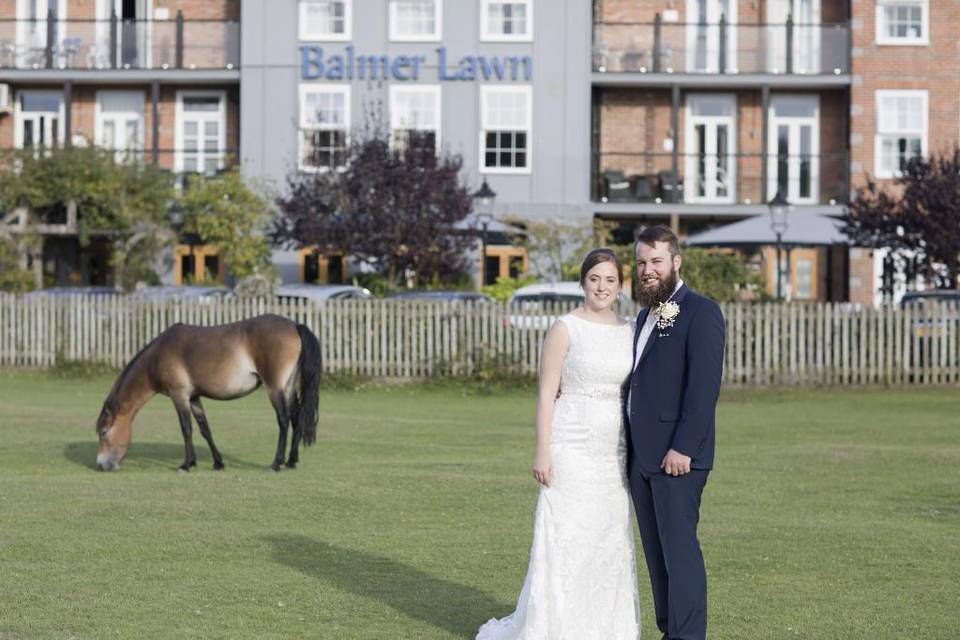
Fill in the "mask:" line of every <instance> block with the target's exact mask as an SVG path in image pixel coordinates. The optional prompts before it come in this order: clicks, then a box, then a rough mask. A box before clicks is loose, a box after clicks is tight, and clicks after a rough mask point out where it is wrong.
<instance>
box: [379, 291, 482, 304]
mask: <svg viewBox="0 0 960 640" xmlns="http://www.w3.org/2000/svg"><path fill="white" fill-rule="evenodd" d="M387 297H388V298H389V299H390V300H439V301H442V302H493V298H491V297H490V296H488V295H486V294H484V293H477V292H475V291H398V292H397V293H391V294H390V295H389V296H387Z"/></svg>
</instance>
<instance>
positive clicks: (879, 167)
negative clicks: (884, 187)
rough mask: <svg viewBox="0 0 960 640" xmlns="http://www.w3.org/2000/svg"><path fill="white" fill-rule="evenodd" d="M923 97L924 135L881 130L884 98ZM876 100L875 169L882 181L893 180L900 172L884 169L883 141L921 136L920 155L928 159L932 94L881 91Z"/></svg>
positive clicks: (924, 92) (915, 91) (878, 92)
mask: <svg viewBox="0 0 960 640" xmlns="http://www.w3.org/2000/svg"><path fill="white" fill-rule="evenodd" d="M917 96H919V97H921V98H922V99H923V127H922V133H921V131H920V130H917V131H881V130H880V121H881V106H880V105H881V103H882V102H883V99H884V98H888V97H889V98H896V97H917ZM875 99H876V107H875V108H876V123H877V124H876V130H877V132H876V135H875V137H874V140H873V169H874V173H875V174H876V177H877V178H880V179H892V178H896V177H897V176H898V175H899V172H898V171H896V170H894V171H887V170H886V169H884V168H883V162H882V160H883V153H882V144H881V143H882V140H883V138H885V137H893V136H900V135H903V134H918V133H919V134H921V136H920V154H921V155H922V156H923V157H924V158H926V157H927V155H928V154H929V150H928V147H927V144H928V137H929V133H930V94H929V92H928V91H927V90H926V89H912V90H908V89H881V90H877V91H876V94H875Z"/></svg>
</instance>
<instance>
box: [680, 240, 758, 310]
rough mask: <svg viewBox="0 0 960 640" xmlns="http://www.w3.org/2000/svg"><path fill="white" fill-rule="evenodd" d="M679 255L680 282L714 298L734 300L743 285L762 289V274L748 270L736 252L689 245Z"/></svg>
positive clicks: (727, 300) (744, 287)
mask: <svg viewBox="0 0 960 640" xmlns="http://www.w3.org/2000/svg"><path fill="white" fill-rule="evenodd" d="M682 255H683V266H682V267H681V268H680V273H681V275H682V277H683V281H684V283H686V284H687V285H689V286H690V288H691V289H694V290H695V291H697V292H698V293H702V294H703V295H705V296H707V297H709V298H713V299H714V300H716V301H717V302H736V301H737V300H739V299H740V291H741V290H744V289H747V290H750V291H754V292H755V291H763V290H764V288H763V282H764V281H763V278H762V276H760V275H759V274H757V273H754V272H752V271H751V270H750V269H749V268H748V267H747V265H746V264H745V263H744V261H743V259H742V258H741V257H740V256H737V255H733V254H726V253H712V252H709V251H707V250H705V249H699V248H692V247H688V248H686V249H684V250H683V252H682Z"/></svg>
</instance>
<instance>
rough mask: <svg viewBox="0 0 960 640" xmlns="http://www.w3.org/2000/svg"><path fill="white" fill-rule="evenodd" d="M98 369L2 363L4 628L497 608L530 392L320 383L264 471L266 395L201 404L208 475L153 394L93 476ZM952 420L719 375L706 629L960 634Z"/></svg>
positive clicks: (362, 629) (73, 628) (301, 624)
mask: <svg viewBox="0 0 960 640" xmlns="http://www.w3.org/2000/svg"><path fill="white" fill-rule="evenodd" d="M110 382H111V380H110V379H108V378H92V379H78V380H63V379H54V378H49V377H46V376H44V375H41V374H24V373H9V372H8V373H0V640H13V639H16V640H35V639H45V638H78V639H79V638H82V639H87V638H89V639H99V638H163V639H166V638H187V637H190V638H225V639H231V640H233V639H238V638H256V639H267V638H278V639H279V638H284V639H289V638H323V639H326V638H333V639H339V638H357V639H364V640H367V639H373V638H384V639H391V640H392V639H397V638H437V639H440V638H471V639H472V638H473V634H474V633H475V631H476V628H477V627H478V626H479V625H480V624H481V623H482V622H483V621H485V620H486V619H487V618H489V617H491V616H502V615H505V614H507V613H509V612H510V611H511V610H512V609H513V605H514V603H515V600H516V597H517V594H518V592H519V589H520V586H521V583H522V580H523V576H524V574H525V572H526V565H527V554H528V551H529V547H530V542H531V527H532V514H533V508H534V502H535V499H536V485H535V484H534V482H533V480H532V479H530V478H529V475H528V467H529V463H530V458H531V453H532V449H531V447H532V443H533V437H532V434H533V431H532V429H533V427H532V418H533V410H534V401H533V396H532V393H531V392H529V391H523V392H520V391H517V392H510V393H502V394H497V395H489V396H481V395H474V394H466V393H464V392H462V391H458V390H455V389H417V388H416V387H397V388H388V389H369V390H364V391H359V392H346V391H338V392H324V393H323V394H322V396H321V408H322V414H321V423H320V437H319V440H318V446H316V447H314V448H312V449H309V450H307V451H306V452H305V453H304V454H303V455H302V456H301V465H300V468H299V469H298V470H296V471H284V472H281V473H278V474H273V473H267V472H266V467H267V465H268V463H269V462H270V460H271V457H272V454H273V448H274V446H275V443H276V427H275V423H274V418H273V415H272V411H271V409H270V407H269V403H268V402H267V399H266V396H265V394H264V393H263V392H258V393H257V394H255V395H254V396H252V397H249V398H246V399H243V400H240V401H235V402H228V403H214V402H207V414H208V416H209V418H210V422H211V425H212V428H213V433H214V437H215V439H216V441H217V443H218V445H219V446H220V448H221V450H223V452H224V454H225V457H226V464H227V469H226V470H225V471H222V472H214V471H212V470H211V462H210V456H209V452H208V451H207V449H206V445H205V444H204V443H203V442H202V440H201V439H200V438H199V437H198V438H197V440H198V441H199V442H198V445H197V447H198V453H199V454H200V467H199V469H198V470H196V471H194V472H191V473H189V474H178V473H176V472H175V471H174V470H175V469H176V467H177V465H178V464H180V462H181V460H182V457H183V449H182V444H181V438H180V434H179V429H178V427H177V424H176V419H175V416H174V412H173V409H172V406H171V405H170V403H169V401H168V400H166V399H165V398H157V399H155V400H153V401H152V402H151V403H150V404H149V405H147V407H146V408H145V409H144V411H143V412H142V413H141V415H140V417H139V418H138V421H137V423H136V426H135V430H134V445H133V447H132V448H131V451H130V454H129V455H128V457H127V460H126V461H125V463H124V465H123V469H122V470H121V471H119V472H117V473H112V474H108V473H98V472H96V471H94V470H93V463H94V458H95V455H96V441H95V436H94V431H93V425H94V420H95V419H96V416H97V414H98V412H99V407H100V404H101V403H102V401H103V398H104V396H105V394H106V392H107V389H108V387H109V385H110ZM958 422H960V391H958V390H933V391H909V392H906V391H836V392H830V391H799V390H797V391H764V392H730V393H727V394H725V395H724V397H723V398H722V401H721V405H720V409H719V425H718V450H717V451H718V453H717V461H716V466H717V468H716V470H715V471H714V472H713V473H712V474H711V476H710V481H709V482H708V484H707V489H706V493H705V496H704V504H703V510H702V525H701V539H702V542H703V548H704V554H705V556H706V559H707V568H708V572H709V575H710V637H711V638H712V639H713V640H718V639H732V640H740V639H754V638H756V639H761V638H762V639H764V640H769V639H779V638H784V639H786V638H802V639H813V638H824V639H827V638H830V639H834V638H842V639H844V640H849V639H854V638H863V639H865V640H879V639H885V638H889V639H891V640H893V639H896V640H900V639H910V640H914V639H922V638H923V639H934V638H936V639H944V640H947V639H954V638H957V637H958V635H960V630H958V629H960V613H958V604H960V424H958ZM638 561H639V563H640V575H641V594H642V606H643V612H644V623H643V624H644V626H643V631H644V638H645V639H654V640H659V635H658V634H657V633H656V630H655V628H654V624H653V616H652V602H651V599H650V591H649V585H648V584H647V582H646V569H645V567H644V566H643V560H642V556H641V558H640V559H639V560H638Z"/></svg>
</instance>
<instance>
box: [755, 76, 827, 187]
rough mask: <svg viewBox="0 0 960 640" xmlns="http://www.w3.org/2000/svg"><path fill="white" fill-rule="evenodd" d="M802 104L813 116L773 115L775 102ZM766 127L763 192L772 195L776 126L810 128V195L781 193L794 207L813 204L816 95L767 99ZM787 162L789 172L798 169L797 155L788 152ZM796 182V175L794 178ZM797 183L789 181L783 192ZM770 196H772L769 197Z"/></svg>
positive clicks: (817, 126)
mask: <svg viewBox="0 0 960 640" xmlns="http://www.w3.org/2000/svg"><path fill="white" fill-rule="evenodd" d="M789 101H794V102H803V103H806V104H807V105H809V106H810V107H811V110H812V112H813V115H811V116H778V115H777V112H776V108H777V103H780V102H783V103H786V102H789ZM767 121H768V123H769V126H768V128H767V142H766V145H767V193H773V194H775V193H776V192H777V183H778V181H779V176H778V174H777V170H778V167H777V165H778V161H779V157H778V156H779V153H778V151H779V149H778V142H779V138H778V133H779V132H778V131H777V129H778V127H779V126H780V125H787V126H790V125H801V126H802V125H810V127H811V131H810V195H809V196H808V197H806V198H802V197H800V195H799V194H795V193H792V192H791V193H785V194H783V195H784V196H785V197H786V198H787V199H788V200H790V202H792V203H794V204H816V203H817V202H819V200H820V96H819V95H817V94H813V95H810V94H789V93H779V94H775V95H773V96H771V98H770V109H769V111H768V115H767ZM790 155H791V158H789V159H788V161H787V162H788V164H789V165H790V169H792V170H794V171H796V170H798V166H797V165H798V162H797V160H796V159H795V158H796V157H797V156H798V155H799V154H796V153H791V154H790ZM797 180H799V176H798V178H797ZM799 184H800V183H799V181H790V183H789V184H788V185H787V189H791V187H793V186H794V185H797V186H799ZM771 197H772V196H771Z"/></svg>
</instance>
